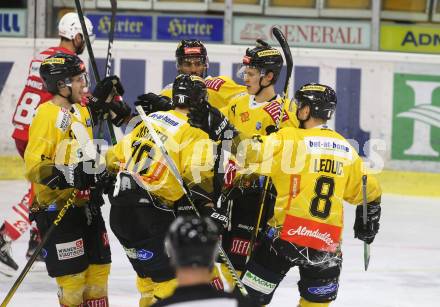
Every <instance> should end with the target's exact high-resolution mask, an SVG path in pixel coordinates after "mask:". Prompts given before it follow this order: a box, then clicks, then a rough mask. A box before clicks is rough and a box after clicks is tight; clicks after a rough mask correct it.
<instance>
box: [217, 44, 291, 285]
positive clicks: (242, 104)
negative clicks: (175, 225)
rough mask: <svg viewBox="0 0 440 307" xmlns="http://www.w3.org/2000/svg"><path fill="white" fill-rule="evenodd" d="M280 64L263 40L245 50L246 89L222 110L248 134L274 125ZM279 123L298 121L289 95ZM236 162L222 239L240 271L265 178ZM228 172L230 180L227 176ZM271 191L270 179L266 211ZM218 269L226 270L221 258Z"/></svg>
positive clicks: (277, 113)
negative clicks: (225, 227) (220, 265)
mask: <svg viewBox="0 0 440 307" xmlns="http://www.w3.org/2000/svg"><path fill="white" fill-rule="evenodd" d="M282 67H283V57H282V55H281V53H280V52H279V51H278V50H277V49H276V48H272V47H271V46H270V45H269V44H267V43H266V42H264V41H262V40H258V41H257V46H256V47H254V48H248V49H247V50H246V53H245V55H244V57H243V65H242V67H241V69H240V71H239V75H241V76H242V77H243V81H244V84H245V85H246V87H247V93H246V94H241V95H239V96H237V97H236V98H234V99H232V101H231V103H230V104H229V105H228V107H227V111H226V112H225V111H223V113H224V114H226V116H227V117H228V120H229V122H230V123H231V124H232V125H234V127H236V129H238V130H239V131H243V132H245V133H247V134H250V135H253V134H257V133H258V134H262V135H266V134H268V133H270V132H271V131H273V130H274V129H275V126H276V125H277V121H278V118H279V116H280V113H281V105H282V103H283V101H282V98H281V97H280V96H279V95H277V94H276V93H275V84H276V82H277V81H278V77H279V75H280V72H281V69H282ZM280 126H281V127H298V120H297V118H296V105H295V104H294V103H293V102H291V101H290V100H286V101H285V103H284V111H283V120H282V121H281V122H280ZM234 168H238V170H237V176H236V178H235V180H234V182H233V184H228V183H227V184H226V186H225V187H224V188H223V193H222V194H223V195H224V196H225V197H222V202H223V203H224V206H225V207H226V206H228V210H229V211H230V212H229V216H230V217H231V218H230V223H231V224H230V225H229V228H228V231H227V232H225V234H224V235H223V238H222V245H223V248H224V250H225V251H226V252H227V253H228V256H229V257H230V259H231V261H232V263H233V265H234V267H235V268H236V269H237V270H240V271H241V270H243V269H244V266H245V263H246V258H247V256H248V254H249V252H250V241H251V238H252V233H253V232H254V228H255V225H256V224H257V220H258V215H259V212H260V206H261V204H262V196H263V191H264V187H263V185H264V180H265V178H264V176H261V175H260V174H258V173H255V172H252V174H248V172H249V170H248V168H247V167H246V165H235V162H234V161H229V165H228V166H227V167H226V169H229V170H230V169H234ZM241 168H243V169H241ZM226 178H228V180H229V181H230V180H231V178H230V176H226ZM268 180H270V179H268ZM275 196H276V191H275V189H274V188H273V185H272V184H270V192H269V193H266V199H265V201H264V203H265V205H264V214H263V216H264V217H267V216H270V214H271V212H272V211H273V205H274V198H275ZM265 221H266V219H263V221H262V223H260V225H261V224H262V225H264V224H265ZM222 271H224V272H226V268H225V266H224V265H223V264H222ZM224 276H226V279H227V280H228V283H229V285H230V286H233V282H232V280H230V279H228V276H229V275H227V274H225V275H224Z"/></svg>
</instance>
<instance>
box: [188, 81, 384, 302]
mask: <svg viewBox="0 0 440 307" xmlns="http://www.w3.org/2000/svg"><path fill="white" fill-rule="evenodd" d="M295 100H296V103H297V106H298V109H297V118H298V120H299V121H300V128H302V129H296V128H283V129H281V130H279V131H278V132H276V133H272V134H270V135H268V136H262V135H253V136H252V135H249V134H246V133H244V132H240V131H237V130H236V129H235V128H234V127H233V125H231V124H230V123H229V122H228V120H227V119H226V118H225V117H224V116H223V115H222V114H221V112H220V111H218V110H216V109H214V108H211V107H210V106H209V105H204V106H200V105H194V106H192V107H191V109H190V110H191V111H190V113H189V115H188V117H189V118H190V120H189V122H190V124H191V125H192V126H195V127H199V128H201V129H202V130H204V131H206V132H207V133H208V134H209V136H210V138H211V139H213V140H216V141H217V140H224V139H231V135H232V136H233V138H232V143H233V145H232V149H231V151H232V152H233V153H237V150H238V148H240V147H239V144H240V142H241V141H242V140H248V141H249V140H250V142H252V143H253V144H254V145H255V146H257V147H259V148H260V150H258V151H248V152H247V153H246V156H245V157H244V159H245V160H246V161H247V162H259V163H260V165H259V166H260V167H259V170H258V171H259V172H261V173H266V174H271V176H272V180H273V183H274V185H275V187H276V190H277V192H278V195H277V199H276V204H275V208H274V215H273V217H272V218H271V219H270V220H269V221H268V226H267V231H266V232H265V236H264V238H263V239H262V242H261V244H260V245H259V246H258V247H257V249H256V250H255V252H254V254H253V256H252V258H251V259H250V261H249V262H248V263H247V265H246V269H245V273H244V274H243V278H242V280H243V283H244V284H245V285H246V288H247V289H248V291H249V293H250V295H251V296H253V297H255V298H256V299H258V300H259V302H260V303H262V304H268V303H269V302H270V301H271V299H272V296H273V294H274V292H275V290H276V288H277V287H278V285H279V283H280V282H281V280H282V279H283V278H284V276H285V275H286V274H287V272H288V271H289V269H290V268H291V267H293V266H298V267H299V273H300V280H299V282H298V289H299V292H300V295H301V299H300V302H299V306H300V307H312V306H313V307H325V306H328V305H329V304H330V302H331V301H333V300H335V299H336V295H337V290H338V286H339V275H340V270H341V263H342V256H341V244H342V229H343V201H347V202H348V203H351V204H354V205H357V208H356V219H355V224H354V233H355V237H357V238H359V239H360V240H362V241H364V242H366V243H368V244H371V243H372V242H373V240H374V237H375V235H376V234H377V232H378V230H379V219H380V211H381V210H380V208H381V207H380V197H381V189H380V186H379V184H378V182H377V180H376V179H375V177H374V176H372V175H368V181H367V182H368V184H367V196H366V200H365V201H366V202H367V203H368V204H367V223H366V225H365V226H364V225H363V224H362V206H361V205H362V202H363V197H362V177H363V176H364V175H366V173H367V171H366V169H365V167H364V166H363V162H362V159H361V158H360V157H359V156H358V153H357V152H356V150H355V149H354V148H353V147H352V146H351V145H350V144H349V142H348V141H347V140H346V139H345V138H344V137H342V136H341V135H340V134H338V133H337V132H335V131H333V130H331V129H330V128H329V127H328V126H327V125H326V122H327V120H329V119H330V118H331V116H332V115H333V113H334V111H335V108H336V94H335V92H334V91H333V89H331V88H330V87H328V86H326V85H321V84H306V85H304V86H302V87H301V88H300V89H299V90H298V91H297V92H296V93H295ZM231 130H232V133H231V132H230V131H231ZM226 132H227V133H226ZM237 154H238V155H240V152H238V153H237Z"/></svg>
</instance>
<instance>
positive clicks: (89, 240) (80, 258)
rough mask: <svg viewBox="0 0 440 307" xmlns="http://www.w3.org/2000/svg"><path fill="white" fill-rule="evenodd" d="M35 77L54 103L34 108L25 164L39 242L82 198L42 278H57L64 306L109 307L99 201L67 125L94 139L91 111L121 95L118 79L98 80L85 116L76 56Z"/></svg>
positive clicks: (53, 240)
mask: <svg viewBox="0 0 440 307" xmlns="http://www.w3.org/2000/svg"><path fill="white" fill-rule="evenodd" d="M40 75H41V77H42V79H43V80H44V82H45V86H46V88H47V90H48V92H50V93H52V94H53V95H54V96H53V99H52V100H50V101H48V102H47V103H44V104H42V105H40V106H39V107H38V109H37V113H36V115H35V118H34V120H33V121H32V124H31V126H30V134H29V143H28V146H27V148H26V152H25V156H24V158H25V165H26V177H27V178H28V179H29V181H31V182H32V183H34V186H35V195H36V198H35V202H34V204H33V206H32V208H31V212H32V216H33V218H34V219H35V220H36V222H37V225H38V228H39V229H40V231H41V233H42V235H43V236H44V235H45V234H46V232H47V231H48V229H49V228H50V226H51V224H52V223H53V221H54V220H55V218H56V217H57V215H58V212H59V210H61V208H62V207H63V206H64V205H65V204H66V202H67V200H68V199H70V197H72V195H73V191H74V190H78V191H79V192H78V193H77V194H76V198H75V199H74V202H73V204H74V206H73V207H72V208H69V209H68V210H67V212H66V213H65V215H64V216H63V218H62V220H61V222H60V223H59V225H58V226H57V227H56V228H55V229H54V231H53V232H52V233H51V236H50V237H49V239H48V241H47V243H46V244H45V245H44V249H43V252H44V255H45V256H44V260H45V263H46V268H47V272H48V274H49V276H51V277H54V278H56V282H57V285H58V288H59V291H58V298H59V302H60V305H61V306H83V305H86V306H108V295H107V280H108V275H109V271H110V262H111V256H110V246H109V241H108V238H107V231H106V228H105V224H104V220H103V218H102V215H101V211H100V206H101V205H102V204H103V200H102V197H101V193H100V192H99V191H98V190H97V188H96V185H97V182H96V178H97V175H96V173H95V172H94V170H93V168H92V166H91V163H89V162H87V161H83V160H84V159H83V156H84V153H83V151H82V150H81V147H80V146H79V143H78V142H77V141H76V139H75V135H74V134H73V133H72V130H71V125H72V123H75V122H76V123H79V124H81V125H83V126H84V127H85V131H86V133H87V134H88V136H89V137H90V138H91V137H92V116H91V112H92V113H93V114H95V112H100V111H102V110H103V104H104V103H105V101H109V99H111V98H112V95H113V94H112V93H113V91H114V90H115V89H116V90H118V92H123V89H122V86H121V84H120V83H119V79H118V78H117V77H115V76H111V77H107V78H105V79H103V80H102V81H101V82H99V83H98V84H97V85H96V88H95V90H94V91H93V94H92V95H91V96H90V99H92V100H93V102H91V103H90V108H91V111H90V112H89V110H88V108H86V107H85V106H82V105H81V104H80V103H79V102H80V101H81V100H82V98H84V94H85V93H86V90H87V86H88V80H87V74H86V71H85V66H84V63H83V62H82V61H81V60H80V59H79V58H78V57H77V56H76V55H69V54H64V53H57V54H55V55H53V56H50V57H48V58H46V59H45V60H43V61H42V63H41V67H40ZM91 190H93V191H92V192H91Z"/></svg>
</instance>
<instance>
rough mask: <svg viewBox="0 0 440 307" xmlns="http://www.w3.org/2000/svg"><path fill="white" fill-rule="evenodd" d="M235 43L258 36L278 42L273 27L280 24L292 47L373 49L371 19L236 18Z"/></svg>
mask: <svg viewBox="0 0 440 307" xmlns="http://www.w3.org/2000/svg"><path fill="white" fill-rule="evenodd" d="M233 27H234V31H233V32H234V35H233V42H234V43H235V44H254V43H255V40H256V39H258V38H259V39H262V40H265V41H268V42H269V43H270V44H273V45H276V44H277V41H276V39H275V38H274V37H273V35H272V28H273V27H279V28H280V29H281V30H282V31H283V32H284V35H285V36H286V38H287V41H288V42H289V44H291V45H292V46H297V47H313V48H324V47H325V48H341V49H369V48H370V46H371V39H370V27H371V26H370V23H369V22H368V21H347V20H323V19H298V18H259V17H245V16H240V17H235V18H234V21H233Z"/></svg>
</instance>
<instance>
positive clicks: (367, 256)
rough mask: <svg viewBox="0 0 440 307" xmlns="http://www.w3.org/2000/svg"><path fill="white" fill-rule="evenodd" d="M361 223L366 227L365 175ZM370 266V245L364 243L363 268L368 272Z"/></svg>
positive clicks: (364, 177)
mask: <svg viewBox="0 0 440 307" xmlns="http://www.w3.org/2000/svg"><path fill="white" fill-rule="evenodd" d="M362 221H363V224H364V228H366V227H367V175H363V176H362ZM369 264H370V244H367V243H366V242H364V268H365V271H366V270H368V265H369Z"/></svg>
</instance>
